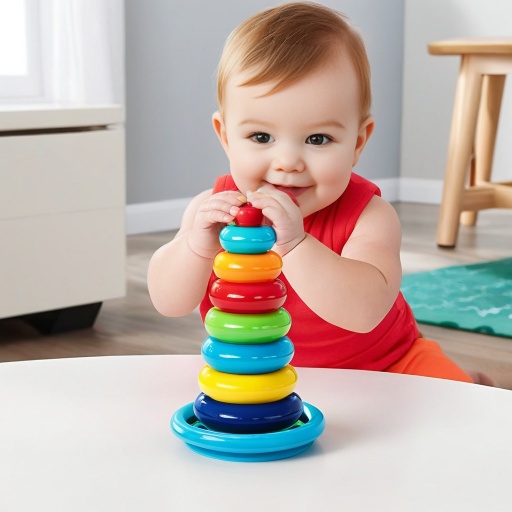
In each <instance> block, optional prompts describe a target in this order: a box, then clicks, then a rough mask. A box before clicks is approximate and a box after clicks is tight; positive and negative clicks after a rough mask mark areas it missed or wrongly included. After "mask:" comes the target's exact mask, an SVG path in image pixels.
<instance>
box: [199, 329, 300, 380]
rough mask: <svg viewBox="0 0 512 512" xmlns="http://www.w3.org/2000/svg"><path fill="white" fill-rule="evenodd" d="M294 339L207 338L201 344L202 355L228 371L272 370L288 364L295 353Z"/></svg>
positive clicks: (211, 363)
mask: <svg viewBox="0 0 512 512" xmlns="http://www.w3.org/2000/svg"><path fill="white" fill-rule="evenodd" d="M293 353H294V348H293V343H292V342H291V341H290V339H289V338H287V337H286V336H283V337H282V338H280V339H279V340H277V341H273V342H271V343H259V344H248V345H243V344H237V343H224V342H223V341H220V340H218V339H215V338H206V339H205V340H204V342H203V346H202V347H201V354H202V356H203V359H204V360H205V361H206V363H207V364H209V365H210V366H211V367H212V368H213V369H215V370H217V371H219V372H225V373H239V374H242V375H246V374H257V373H270V372H275V371H277V370H279V368H282V367H283V366H286V365H287V364H288V363H289V362H290V361H291V360H292V357H293Z"/></svg>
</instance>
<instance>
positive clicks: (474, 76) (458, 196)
mask: <svg viewBox="0 0 512 512" xmlns="http://www.w3.org/2000/svg"><path fill="white" fill-rule="evenodd" d="M481 90H482V75H481V74H479V73H477V72H475V71H474V70H472V66H471V56H470V55H464V56H463V57H462V63H461V68H460V71H459V76H458V79H457V89H456V92H455V105H454V109H453V118H452V127H451V133H450V142H449V147H448V157H447V162H446V172H445V178H444V185H443V198H442V202H441V208H440V210H439V223H438V227H437V244H438V245H439V246H440V247H455V243H456V241H457V235H458V232H459V220H460V213H461V210H462V198H463V195H464V188H465V183H466V177H467V174H468V170H469V163H470V160H471V154H472V149H473V141H474V138H475V130H476V121H477V115H478V106H479V103H480V93H481Z"/></svg>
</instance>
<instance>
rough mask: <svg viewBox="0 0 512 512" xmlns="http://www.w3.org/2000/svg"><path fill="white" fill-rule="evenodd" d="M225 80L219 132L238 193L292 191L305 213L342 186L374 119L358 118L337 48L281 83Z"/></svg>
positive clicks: (352, 80)
mask: <svg viewBox="0 0 512 512" xmlns="http://www.w3.org/2000/svg"><path fill="white" fill-rule="evenodd" d="M243 79H244V77H243V76H240V75H238V76H234V77H232V79H231V80H230V81H229V82H228V84H227V87H226V94H225V100H226V101H225V108H224V117H223V119H221V118H220V116H218V117H217V122H215V117H214V126H215V127H216V130H217V133H218V134H219V138H220V140H221V143H222V144H223V147H224V149H225V151H226V154H227V156H228V158H229V162H230V167H231V173H232V175H233V178H234V180H235V183H236V184H237V186H238V188H239V189H240V191H241V192H243V193H246V192H247V191H254V190H257V189H258V188H259V187H261V186H262V185H264V184H267V183H270V184H271V185H274V186H275V187H277V188H279V189H281V190H283V191H284V192H286V193H288V194H289V195H291V196H293V198H295V200H296V202H297V203H298V205H299V207H300V209H301V211H302V214H303V216H304V217H305V216H307V215H310V214H311V213H313V212H316V211H318V210H321V209H322V208H324V207H326V206H328V205H329V204H331V203H333V202H334V201H335V200H336V199H338V197H340V196H341V194H343V192H344V191H345V189H346V187H347V185H348V181H349V178H350V173H351V171H352V167H353V166H354V165H355V164H356V162H357V160H358V158H359V155H360V152H361V151H362V148H363V147H364V144H365V142H366V139H367V137H368V136H369V134H371V129H370V130H369V132H368V130H367V128H366V127H367V126H368V123H370V124H371V127H373V121H372V120H371V119H368V120H366V121H363V122H362V123H361V115H360V109H359V96H358V82H357V78H356V75H355V72H354V70H353V67H352V64H351V62H350V60H349V59H348V57H347V56H346V55H345V54H344V53H341V52H340V55H339V57H338V58H336V59H333V60H332V61H331V62H330V63H329V64H328V65H327V66H324V67H323V68H321V69H319V70H317V71H316V72H314V73H312V74H310V75H308V76H306V77H305V78H303V79H301V80H300V81H299V82H296V83H294V84H292V85H290V86H288V87H287V88H285V89H282V90H280V91H278V92H276V93H273V94H270V95H266V94H267V93H268V91H269V90H271V88H272V87H271V86H272V84H261V85H255V86H245V87H240V86H238V85H237V84H239V83H242V82H243Z"/></svg>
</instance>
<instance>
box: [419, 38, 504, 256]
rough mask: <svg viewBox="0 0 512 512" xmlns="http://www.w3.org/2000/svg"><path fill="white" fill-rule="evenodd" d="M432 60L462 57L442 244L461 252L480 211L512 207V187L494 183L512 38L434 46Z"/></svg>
mask: <svg viewBox="0 0 512 512" xmlns="http://www.w3.org/2000/svg"><path fill="white" fill-rule="evenodd" d="M428 51H429V53H430V54H432V55H460V56H461V67H460V71H459V76H458V80H457V89H456V93H455V105H454V110H453V119H452V127H451V134H450V143H449V147H448V156H447V162H446V173H445V178H444V185H443V198H442V202H441V209H440V212H439V224H438V228H437V244H438V245H439V246H440V247H455V244H456V242H457V235H458V231H459V220H460V222H461V223H462V224H465V225H469V226H473V225H475V223H476V215H477V212H478V210H483V209H486V208H512V182H503V183H497V182H491V170H492V160H493V156H494V145H495V141H496V132H497V129H498V120H499V116H500V107H501V99H502V96H503V87H504V85H505V77H506V75H507V73H512V38H507V39H496V38H494V39H492V38H490V39H459V40H449V41H438V42H434V43H431V44H429V45H428Z"/></svg>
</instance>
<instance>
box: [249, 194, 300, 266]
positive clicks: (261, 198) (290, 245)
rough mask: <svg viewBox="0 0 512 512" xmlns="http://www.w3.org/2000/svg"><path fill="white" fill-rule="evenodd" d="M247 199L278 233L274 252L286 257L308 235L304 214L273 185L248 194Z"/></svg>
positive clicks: (286, 195)
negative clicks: (305, 230)
mask: <svg viewBox="0 0 512 512" xmlns="http://www.w3.org/2000/svg"><path fill="white" fill-rule="evenodd" d="M247 199H248V201H250V202H251V203H252V205H253V206H255V207H256V208H261V210H263V215H264V216H265V217H266V218H267V219H268V220H269V221H270V223H271V224H272V227H273V228H274V230H275V232H276V243H275V245H274V247H273V250H274V251H275V252H277V253H278V254H279V255H280V256H284V255H285V254H287V253H289V252H290V251H291V250H292V249H294V248H295V247H296V246H297V245H299V244H300V243H301V242H302V241H303V240H304V238H305V237H306V233H305V232H304V221H303V218H302V212H301V211H300V209H299V207H298V206H297V205H296V204H295V202H294V201H293V199H292V198H291V197H290V196H289V195H288V194H286V193H284V192H281V191H280V190H278V189H277V188H275V187H273V186H272V185H264V186H263V187H261V188H260V189H258V190H257V191H256V192H248V193H247Z"/></svg>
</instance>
